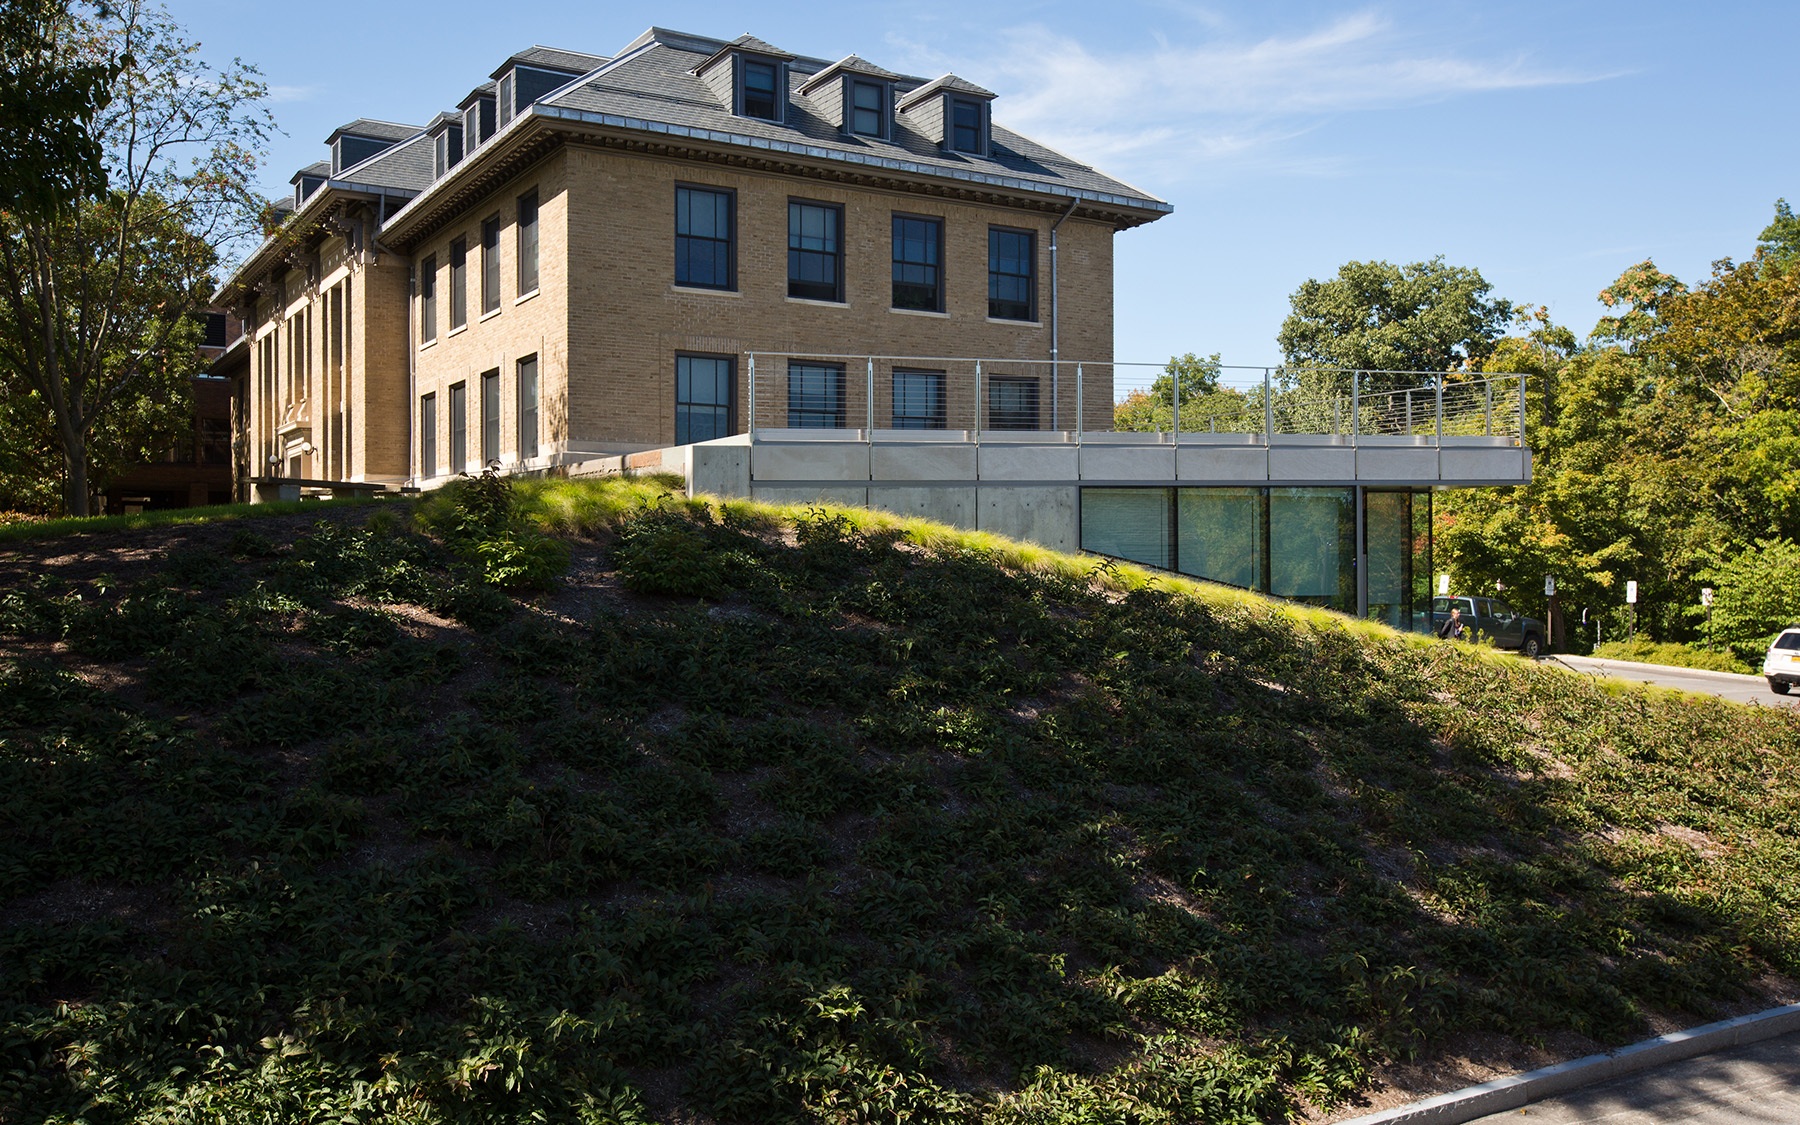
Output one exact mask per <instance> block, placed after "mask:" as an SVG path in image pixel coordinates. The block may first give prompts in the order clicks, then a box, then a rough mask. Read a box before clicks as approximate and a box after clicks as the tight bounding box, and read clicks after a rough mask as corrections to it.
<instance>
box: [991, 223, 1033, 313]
mask: <svg viewBox="0 0 1800 1125" xmlns="http://www.w3.org/2000/svg"><path fill="white" fill-rule="evenodd" d="M988 315H989V316H991V317H993V318H994V319H996V320H1036V319H1037V236H1036V235H1034V234H1033V233H1032V232H1031V231H1028V230H1007V229H1005V228H1004V227H989V228H988Z"/></svg>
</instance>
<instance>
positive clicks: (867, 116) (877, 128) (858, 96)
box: [844, 79, 892, 139]
mask: <svg viewBox="0 0 1800 1125" xmlns="http://www.w3.org/2000/svg"><path fill="white" fill-rule="evenodd" d="M847 87H848V93H847V97H848V100H849V104H848V105H846V106H845V107H844V120H845V121H846V122H847V123H848V124H849V126H850V128H849V131H850V132H852V133H854V134H856V135H857V136H859V137H877V138H883V139H885V138H886V137H887V135H888V106H889V104H891V102H892V98H891V97H890V96H889V95H888V87H887V83H885V82H866V81H863V80H862V79H851V80H850V82H849V83H847Z"/></svg>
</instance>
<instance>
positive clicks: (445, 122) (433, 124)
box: [425, 109, 462, 133]
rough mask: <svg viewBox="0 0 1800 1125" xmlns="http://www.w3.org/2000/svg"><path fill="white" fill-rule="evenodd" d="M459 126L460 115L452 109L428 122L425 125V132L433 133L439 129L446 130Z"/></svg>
mask: <svg viewBox="0 0 1800 1125" xmlns="http://www.w3.org/2000/svg"><path fill="white" fill-rule="evenodd" d="M461 124H462V114H460V113H458V112H456V111H455V110H453V109H446V110H444V111H443V112H442V113H440V114H438V115H437V116H436V117H433V118H432V119H431V120H430V121H427V122H426V123H425V131H426V132H427V133H435V132H437V131H438V130H439V129H444V128H448V127H449V126H451V125H461Z"/></svg>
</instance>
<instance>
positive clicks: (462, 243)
mask: <svg viewBox="0 0 1800 1125" xmlns="http://www.w3.org/2000/svg"><path fill="white" fill-rule="evenodd" d="M468 323H469V240H468V239H466V238H453V239H451V240H450V330H451V331H452V332H454V331H456V330H457V329H458V328H461V327H463V326H465V325H467V324H468Z"/></svg>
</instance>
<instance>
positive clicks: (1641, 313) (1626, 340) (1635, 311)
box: [1588, 258, 1687, 348]
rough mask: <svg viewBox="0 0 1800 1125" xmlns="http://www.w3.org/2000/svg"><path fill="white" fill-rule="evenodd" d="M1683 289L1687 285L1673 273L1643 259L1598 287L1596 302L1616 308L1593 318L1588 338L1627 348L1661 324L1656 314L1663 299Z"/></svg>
mask: <svg viewBox="0 0 1800 1125" xmlns="http://www.w3.org/2000/svg"><path fill="white" fill-rule="evenodd" d="M1685 292H1687V286H1685V285H1683V284H1682V283H1681V282H1680V281H1678V280H1676V279H1675V275H1673V274H1667V273H1664V272H1663V271H1661V270H1659V269H1657V268H1656V263H1655V262H1652V261H1651V260H1650V259H1648V258H1646V259H1644V260H1643V261H1641V262H1639V263H1638V264H1637V265H1635V266H1632V267H1631V268H1630V269H1628V270H1626V271H1625V272H1624V273H1622V274H1620V275H1619V278H1618V280H1617V281H1614V282H1613V283H1612V284H1611V285H1608V286H1607V287H1606V288H1605V289H1602V290H1600V298H1599V299H1600V303H1601V304H1603V305H1605V306H1606V307H1607V308H1609V309H1618V310H1619V312H1618V313H1617V314H1608V315H1606V316H1603V317H1601V318H1600V319H1599V320H1598V321H1596V322H1595V324H1594V330H1593V331H1592V332H1591V333H1589V334H1588V340H1589V342H1590V343H1595V344H1616V345H1619V346H1620V347H1625V348H1631V347H1635V346H1636V345H1638V344H1641V343H1643V342H1645V341H1647V340H1649V339H1651V338H1652V337H1654V336H1655V335H1656V333H1657V332H1658V331H1659V330H1660V328H1661V323H1660V321H1659V320H1658V314H1659V312H1660V311H1661V309H1662V306H1663V304H1664V302H1666V301H1668V300H1669V299H1671V298H1674V297H1679V296H1680V295H1681V294H1683V293H1685Z"/></svg>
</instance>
